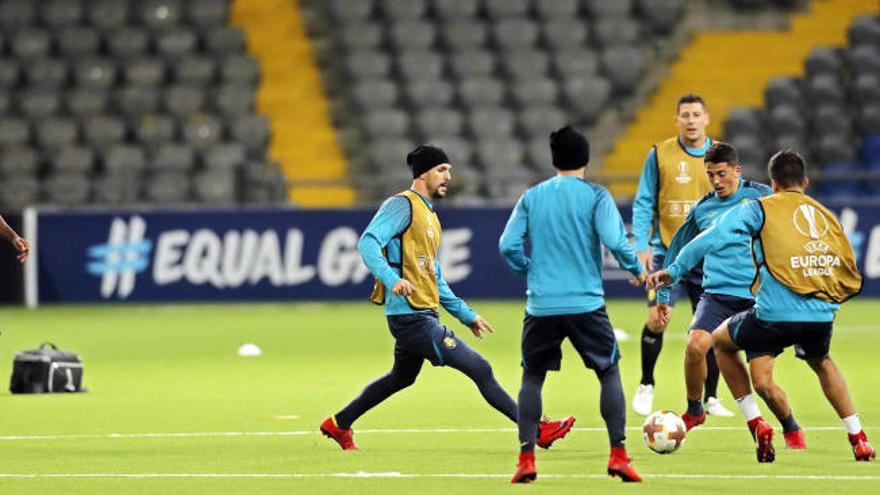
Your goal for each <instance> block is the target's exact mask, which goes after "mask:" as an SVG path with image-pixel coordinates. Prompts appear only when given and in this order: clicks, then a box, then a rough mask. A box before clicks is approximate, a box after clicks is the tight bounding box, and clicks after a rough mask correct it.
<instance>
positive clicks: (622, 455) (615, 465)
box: [608, 447, 642, 483]
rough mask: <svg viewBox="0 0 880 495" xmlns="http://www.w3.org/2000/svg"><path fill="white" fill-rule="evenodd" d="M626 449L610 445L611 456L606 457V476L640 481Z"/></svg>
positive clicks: (640, 478)
mask: <svg viewBox="0 0 880 495" xmlns="http://www.w3.org/2000/svg"><path fill="white" fill-rule="evenodd" d="M630 460H631V459H630V458H629V456H627V455H626V449H625V448H623V447H611V457H610V458H609V459H608V476H611V477H612V478H615V477H616V478H620V479H621V480H622V481H624V482H636V483H641V482H642V477H641V476H639V473H637V472H636V470H635V468H634V467H633V466H632V464H631V463H630Z"/></svg>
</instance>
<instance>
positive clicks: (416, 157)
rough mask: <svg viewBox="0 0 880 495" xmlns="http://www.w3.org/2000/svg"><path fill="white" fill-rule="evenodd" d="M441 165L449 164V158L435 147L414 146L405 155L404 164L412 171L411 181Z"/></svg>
mask: <svg viewBox="0 0 880 495" xmlns="http://www.w3.org/2000/svg"><path fill="white" fill-rule="evenodd" d="M443 163H449V157H447V156H446V152H444V151H443V150H441V149H440V148H438V147H436V146H430V145H422V146H416V148H415V149H414V150H412V151H410V152H409V153H407V155H406V164H407V165H409V168H410V170H412V174H413V179H415V178H416V177H418V176H420V175H422V174H423V173H425V172H427V171H428V170H431V169H432V168H434V167H436V166H437V165H440V164H443Z"/></svg>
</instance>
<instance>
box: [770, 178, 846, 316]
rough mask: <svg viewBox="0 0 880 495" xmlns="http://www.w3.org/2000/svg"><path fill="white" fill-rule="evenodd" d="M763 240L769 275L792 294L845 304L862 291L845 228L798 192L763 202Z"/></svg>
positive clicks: (778, 194) (777, 194)
mask: <svg viewBox="0 0 880 495" xmlns="http://www.w3.org/2000/svg"><path fill="white" fill-rule="evenodd" d="M758 201H760V204H761V207H762V208H763V210H764V225H763V226H761V230H760V232H759V234H758V235H759V236H760V238H761V247H762V248H763V250H764V263H765V264H766V265H767V269H768V270H769V271H770V274H771V275H772V276H773V278H775V279H776V280H778V281H779V282H780V283H781V284H783V285H785V286H786V287H788V288H789V289H791V290H792V291H794V292H796V293H798V294H800V295H803V296H812V297H817V298H819V299H822V300H824V301H828V302H834V303H842V302H844V301H846V300H847V299H849V298H851V297H853V296H855V295H856V294H858V293H859V292H860V291H861V290H862V281H863V280H862V274H861V273H859V269H858V267H857V266H856V256H855V253H854V252H853V248H852V246H851V245H850V243H849V240H847V238H846V234H845V233H844V231H843V227H841V226H840V222H838V221H837V218H836V217H835V216H834V214H833V213H831V212H830V211H829V210H828V209H827V208H825V207H824V206H822V204H821V203H819V202H818V201H816V200H815V199H813V198H811V197H809V196H807V195H805V194H803V193H800V192H796V191H784V192H780V193H776V194H773V195H771V196H767V197H764V198H760V199H759V200H758Z"/></svg>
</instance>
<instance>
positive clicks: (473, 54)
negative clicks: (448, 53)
mask: <svg viewBox="0 0 880 495" xmlns="http://www.w3.org/2000/svg"><path fill="white" fill-rule="evenodd" d="M449 63H450V68H451V69H452V72H453V74H455V75H456V76H457V77H458V78H459V79H465V78H474V77H485V76H490V75H492V73H493V72H494V71H495V66H496V64H497V61H496V59H495V56H494V55H493V54H492V53H491V52H488V51H486V50H467V51H462V52H458V53H455V54H453V55H452V58H451V59H450V60H449Z"/></svg>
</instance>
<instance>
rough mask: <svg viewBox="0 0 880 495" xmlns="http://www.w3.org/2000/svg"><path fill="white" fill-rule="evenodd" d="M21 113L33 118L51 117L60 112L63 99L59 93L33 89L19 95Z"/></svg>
mask: <svg viewBox="0 0 880 495" xmlns="http://www.w3.org/2000/svg"><path fill="white" fill-rule="evenodd" d="M16 99H17V100H18V102H17V103H18V111H19V113H20V114H21V115H22V116H24V117H27V118H28V119H31V120H36V119H42V118H45V117H51V116H52V115H55V114H57V113H58V110H59V108H61V101H60V98H59V97H58V93H55V92H54V91H50V90H46V89H32V90H27V91H25V92H24V93H19V94H18V95H17V98H16Z"/></svg>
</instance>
